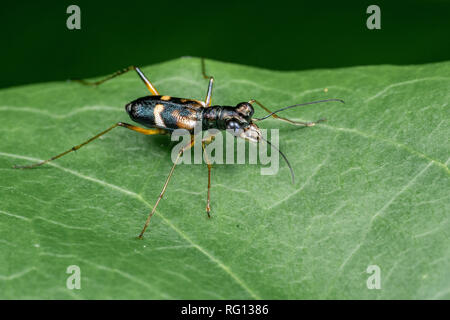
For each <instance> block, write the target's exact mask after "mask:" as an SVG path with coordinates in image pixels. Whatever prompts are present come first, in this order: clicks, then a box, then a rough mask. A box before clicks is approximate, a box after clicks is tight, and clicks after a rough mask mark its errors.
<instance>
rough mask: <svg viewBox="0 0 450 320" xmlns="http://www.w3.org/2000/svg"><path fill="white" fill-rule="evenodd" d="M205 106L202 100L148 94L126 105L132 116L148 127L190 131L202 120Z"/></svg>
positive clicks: (134, 119)
mask: <svg viewBox="0 0 450 320" xmlns="http://www.w3.org/2000/svg"><path fill="white" fill-rule="evenodd" d="M203 108H204V105H203V103H202V102H200V101H197V100H189V99H181V98H172V97H169V96H146V97H142V98H139V99H136V100H134V101H132V102H130V103H128V104H127V105H126V106H125V110H126V111H127V113H128V114H129V116H130V118H131V119H132V120H133V121H135V122H138V123H140V124H142V125H144V126H146V127H149V128H152V127H153V128H154V127H157V128H162V129H168V130H174V129H187V130H189V131H193V130H194V127H195V125H196V123H197V121H201V120H202V110H203Z"/></svg>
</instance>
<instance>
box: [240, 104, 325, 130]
mask: <svg viewBox="0 0 450 320" xmlns="http://www.w3.org/2000/svg"><path fill="white" fill-rule="evenodd" d="M248 103H250V104H253V103H256V104H257V105H258V106H260V107H261V108H263V109H264V110H265V111H266V112H268V113H272V111H270V110H269V109H267V108H266V107H264V106H263V105H262V104H261V103H260V102H259V101H257V100H255V99H252V100H250V101H249V102H248ZM272 117H274V118H275V119H278V120H281V121H286V122H288V123H290V124H293V125H296V126H304V127H313V126H315V125H316V123H319V122H323V121H325V119H320V120H317V121H316V122H301V121H294V120H290V119H287V118H283V117H280V116H278V115H276V114H273V115H272Z"/></svg>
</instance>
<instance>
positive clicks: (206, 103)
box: [202, 58, 214, 107]
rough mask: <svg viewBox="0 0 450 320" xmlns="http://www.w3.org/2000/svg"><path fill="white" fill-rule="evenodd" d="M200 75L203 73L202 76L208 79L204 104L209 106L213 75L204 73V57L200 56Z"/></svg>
mask: <svg viewBox="0 0 450 320" xmlns="http://www.w3.org/2000/svg"><path fill="white" fill-rule="evenodd" d="M202 75H203V78H205V79H209V84H208V91H207V92H206V98H205V106H206V107H210V106H211V96H212V90H213V85H214V77H212V76H208V75H206V68H205V58H202Z"/></svg>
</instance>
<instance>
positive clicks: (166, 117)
mask: <svg viewBox="0 0 450 320" xmlns="http://www.w3.org/2000/svg"><path fill="white" fill-rule="evenodd" d="M201 67H202V75H203V77H204V78H205V79H209V84H208V90H207V92H206V98H205V100H204V101H200V100H194V99H184V98H174V97H171V96H166V95H160V94H159V92H158V90H156V88H155V87H154V86H153V84H152V83H151V82H150V81H149V80H148V78H147V77H146V76H145V75H144V73H143V72H142V71H141V70H140V69H139V68H138V67H135V66H130V67H128V68H125V69H122V70H119V71H117V72H115V73H113V74H112V75H110V76H108V77H106V78H104V79H102V80H99V81H96V82H88V81H85V80H75V81H77V82H79V83H81V84H84V85H89V86H98V85H100V84H102V83H104V82H106V81H108V80H111V79H113V78H115V77H117V76H119V75H122V74H124V73H126V72H128V71H131V70H134V71H136V73H137V74H138V76H139V77H140V78H141V80H142V81H143V82H144V84H145V85H146V87H147V89H148V90H149V91H150V93H151V94H152V95H149V96H145V97H142V98H139V99H136V100H134V101H132V102H130V103H128V104H127V105H125V110H126V112H127V113H128V115H129V116H130V118H131V120H133V121H135V122H137V123H140V124H141V125H143V126H145V127H146V128H142V127H138V126H134V125H131V124H128V123H125V122H118V123H116V124H113V125H112V126H111V127H109V128H108V129H106V130H104V131H102V132H100V133H99V134H97V135H95V136H93V137H92V138H90V139H88V140H86V141H85V142H83V143H81V144H79V145H77V146H74V147H72V148H71V149H69V150H66V151H64V152H63V153H60V154H58V155H56V156H54V157H52V158H50V159H48V160H45V161H41V162H37V163H34V164H31V165H23V166H18V165H16V166H14V168H18V169H19V168H20V169H31V168H35V167H38V166H41V165H43V164H46V163H48V162H50V161H53V160H56V159H58V158H60V157H62V156H65V155H66V154H68V153H70V152H72V151H76V150H78V149H80V148H81V147H83V146H85V145H86V144H88V143H90V142H92V141H94V140H95V139H97V138H99V137H101V136H102V135H104V134H105V133H107V132H109V131H111V130H112V129H114V128H116V127H124V128H127V129H130V130H133V131H135V132H138V133H141V134H145V135H156V134H169V133H170V132H172V131H174V130H176V129H186V130H188V131H189V133H190V134H191V139H190V143H188V144H187V145H185V146H184V147H183V148H181V149H180V151H179V152H178V154H177V157H176V160H175V161H174V164H173V165H172V168H171V169H170V171H169V175H168V176H167V178H166V181H165V183H164V186H163V188H162V190H161V192H160V194H159V196H158V199H157V200H156V203H155V205H154V206H153V209H152V211H151V212H150V214H149V215H148V217H147V220H146V221H145V224H144V227H143V229H142V231H141V233H140V234H139V238H140V239H142V237H143V235H144V232H145V230H146V229H147V227H148V225H149V223H150V219H151V218H152V216H153V214H154V213H155V211H156V208H157V206H158V204H159V202H160V201H161V199H162V197H163V196H164V193H165V191H166V189H167V185H168V184H169V181H170V178H171V177H172V174H173V172H174V170H175V166H176V165H177V162H178V160H179V159H180V157H181V155H182V154H183V152H184V151H186V150H188V149H190V148H191V147H192V146H193V145H194V141H195V139H194V128H195V126H196V124H197V123H198V122H199V123H200V124H201V125H202V130H203V131H205V130H208V129H212V128H214V129H218V130H230V131H231V132H232V133H233V135H234V136H235V137H236V138H242V139H245V140H248V141H251V142H255V143H259V142H261V141H265V142H266V143H267V144H269V145H271V146H272V147H273V148H274V149H275V150H277V151H278V152H279V153H280V155H281V156H282V157H283V158H284V160H285V161H286V164H287V165H288V167H289V170H290V173H291V176H292V181H294V172H293V169H292V167H291V165H290V163H289V161H288V159H287V158H286V156H285V155H284V154H283V153H282V152H281V151H280V150H279V149H278V148H276V147H275V146H274V145H272V144H271V143H270V142H269V141H267V140H266V139H264V138H263V137H262V135H261V131H260V129H259V127H258V126H257V125H256V124H255V122H258V121H262V120H264V119H267V118H269V117H273V118H275V119H278V120H282V121H285V122H288V123H290V124H293V125H297V126H303V127H312V126H314V125H315V124H316V123H319V122H322V121H325V119H320V120H318V121H316V122H301V121H294V120H290V119H287V118H282V117H280V116H278V115H277V113H278V112H281V111H284V110H287V109H290V108H294V107H298V106H304V105H309V104H315V103H321V102H329V101H338V102H342V103H343V102H344V101H343V100H341V99H326V100H318V101H312V102H307V103H301V104H295V105H292V106H288V107H284V108H281V109H278V110H276V111H273V112H272V111H270V110H269V109H267V108H266V107H265V106H263V105H262V104H261V103H260V102H259V101H257V100H255V99H252V100H250V101H248V102H240V103H238V104H237V105H236V106H234V107H233V106H220V105H214V106H212V105H211V97H212V90H213V84H214V78H213V77H210V76H207V75H206V72H205V62H204V59H202V60H201ZM254 104H255V105H257V106H259V107H260V108H262V109H263V110H264V111H266V112H267V113H268V114H267V115H266V116H264V117H262V118H253V113H254V108H253V105H254ZM213 138H214V135H210V136H208V137H206V138H203V139H202V140H201V143H202V148H203V150H205V146H206V145H207V144H209V143H210V142H211V141H212V140H213ZM205 162H206V164H207V166H208V196H207V201H206V213H207V215H208V217H210V211H211V207H210V189H211V168H212V164H211V163H210V162H209V161H208V159H207V158H206V157H205Z"/></svg>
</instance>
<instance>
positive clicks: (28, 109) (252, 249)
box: [0, 58, 450, 299]
mask: <svg viewBox="0 0 450 320" xmlns="http://www.w3.org/2000/svg"><path fill="white" fill-rule="evenodd" d="M206 65H207V71H208V73H211V74H212V75H214V76H215V79H216V87H215V89H214V96H213V103H214V104H223V105H235V104H236V103H238V102H240V101H248V100H249V99H251V98H256V99H258V100H259V101H261V102H262V103H264V104H265V105H266V106H267V107H269V108H270V109H273V110H275V109H276V108H280V107H283V106H287V105H290V104H294V103H301V102H307V101H312V100H318V99H326V98H341V99H344V100H345V104H340V103H324V104H320V105H314V106H307V107H301V108H294V109H290V110H287V111H285V112H283V116H286V117H290V118H294V119H298V120H299V119H301V120H307V121H313V120H317V119H320V118H326V119H328V121H327V122H326V123H322V124H319V125H317V126H315V127H312V128H306V129H300V128H298V127H294V126H291V125H289V124H287V123H284V122H279V121H277V120H275V119H270V120H267V121H264V122H261V127H264V128H279V129H280V148H281V149H282V150H283V151H284V152H285V153H286V155H287V157H288V158H289V159H290V161H291V163H292V166H293V167H294V170H295V172H296V183H295V185H292V184H291V182H290V180H289V171H288V168H287V166H286V165H285V164H284V163H283V162H280V170H279V172H278V174H277V175H272V176H270V175H269V176H262V175H260V166H257V165H217V166H215V167H214V168H213V175H212V190H211V199H212V218H211V219H208V218H207V217H206V213H205V204H206V186H207V168H206V165H205V164H202V165H180V166H179V167H177V169H176V170H175V173H174V176H173V179H172V181H171V183H170V184H169V187H168V189H167V193H166V195H165V196H164V199H163V200H162V201H161V203H160V205H159V207H158V210H157V213H156V215H155V216H154V217H153V219H152V221H151V225H150V228H149V232H148V233H147V234H146V237H145V238H144V240H142V241H140V240H137V239H136V236H137V235H138V233H139V231H140V229H141V228H142V226H143V223H144V221H145V218H146V217H147V215H148V213H149V211H150V210H151V208H152V206H153V204H154V202H155V201H156V199H157V197H158V194H159V192H160V190H161V188H162V186H163V183H164V180H165V178H166V176H167V174H168V172H169V169H170V167H171V165H172V162H171V160H170V159H171V157H170V152H171V148H172V147H173V145H174V143H173V142H170V139H169V137H166V136H143V135H139V134H136V133H134V132H131V131H129V130H125V129H123V128H118V129H114V130H113V131H112V132H111V133H108V134H107V135H105V136H104V137H103V138H102V139H100V140H98V141H95V142H93V143H91V144H89V145H87V146H86V147H84V148H82V149H81V150H79V151H77V152H76V153H71V154H70V155H67V156H65V157H63V158H61V159H58V160H57V161H54V162H53V163H52V164H51V165H46V166H43V167H40V168H36V169H34V170H13V169H11V167H12V166H13V165H14V164H30V163H32V162H33V161H36V160H37V159H47V158H49V157H51V156H53V155H55V154H58V153H60V152H62V151H64V150H67V149H68V148H70V147H72V146H73V145H76V144H79V143H81V142H82V141H84V140H86V139H87V138H89V137H91V136H93V135H94V134H96V133H98V132H100V131H102V130H104V129H106V128H107V127H109V126H110V125H112V124H113V123H115V122H118V121H127V122H130V120H129V119H128V116H127V114H126V113H125V111H124V105H125V104H126V103H127V102H129V101H131V100H134V99H136V98H137V97H140V96H144V95H147V94H148V92H147V91H146V88H145V87H144V86H143V85H142V83H141V82H140V80H139V79H138V77H137V76H136V75H135V74H132V73H129V74H126V75H123V76H121V77H119V78H117V79H114V80H112V81H110V82H107V83H105V84H103V85H101V86H99V87H97V88H93V87H85V86H81V85H80V84H78V83H74V82H54V83H44V84H35V85H29V86H22V87H17V88H10V89H4V90H1V91H0V116H1V119H2V124H1V127H0V130H1V140H0V177H1V181H0V298H2V299H10V298H32V299H34V298H44V299H55V298H60V299H72V298H87V299H94V298H95V299H108V298H113V299H116V298H125V299H141V298H144V299H147V298H150V299H166V298H169V299H186V298H190V299H248V298H262V299H317V298H320V299H336V298H339V299H372V298H373V299H392V298H394V299H403V298H406V299H436V298H439V299H449V298H450V273H449V270H450V246H449V230H450V228H449V212H450V205H449V190H450V181H449V169H448V162H449V148H448V146H449V145H448V137H449V136H450V130H449V113H448V101H449V100H450V91H449V90H448V89H449V87H450V77H448V75H449V74H450V62H444V63H436V64H429V65H420V66H406V67H397V66H389V65H384V66H369V67H353V68H345V69H335V70H312V71H302V72H276V71H268V70H261V69H256V68H250V67H244V66H238V65H233V64H227V63H222V62H216V61H209V60H208V61H207V62H206ZM143 70H144V72H145V73H146V74H147V76H149V78H150V80H152V81H153V83H154V85H155V86H156V88H158V90H159V91H160V92H161V93H163V94H168V95H172V96H178V97H187V98H196V99H202V98H204V94H205V92H206V86H207V83H206V81H205V80H204V79H203V78H202V76H201V72H200V60H199V59H194V58H189V59H188V58H184V59H178V60H174V61H170V62H167V63H163V64H159V65H154V66H150V67H147V68H144V69H143ZM112 71H113V70H112ZM262 115H264V112H263V111H261V110H259V109H258V110H257V113H256V116H258V117H259V116H262ZM70 265H77V266H79V267H80V269H81V289H80V290H77V289H74V290H69V289H67V288H66V281H67V278H68V277H69V274H67V273H66V270H67V267H68V266H70ZM369 265H377V266H379V268H380V271H381V289H380V290H377V289H372V290H370V289H368V287H367V280H368V278H369V277H370V276H371V274H369V273H367V271H366V270H367V268H368V266H369Z"/></svg>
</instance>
